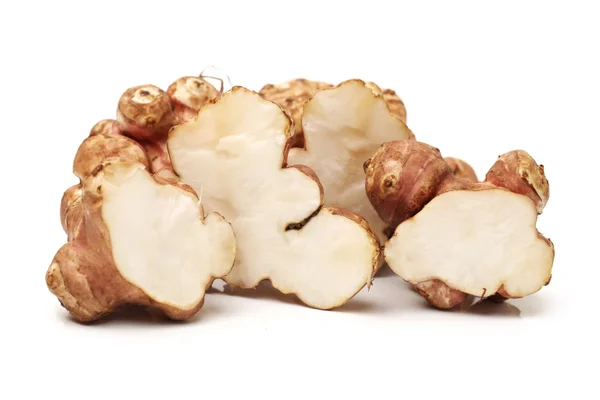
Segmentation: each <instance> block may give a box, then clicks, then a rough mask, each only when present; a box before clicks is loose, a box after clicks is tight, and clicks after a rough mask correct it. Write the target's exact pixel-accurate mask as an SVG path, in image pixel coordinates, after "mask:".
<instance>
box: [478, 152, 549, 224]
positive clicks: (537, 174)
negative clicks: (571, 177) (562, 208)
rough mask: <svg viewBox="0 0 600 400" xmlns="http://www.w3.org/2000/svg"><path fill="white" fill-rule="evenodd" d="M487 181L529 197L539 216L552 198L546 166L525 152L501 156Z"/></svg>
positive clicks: (488, 175) (486, 178)
mask: <svg viewBox="0 0 600 400" xmlns="http://www.w3.org/2000/svg"><path fill="white" fill-rule="evenodd" d="M485 180H486V182H490V183H491V184H493V185H495V186H499V187H504V188H507V189H508V190H510V191H511V192H515V193H519V194H522V195H525V196H527V197H529V198H530V199H531V200H532V201H533V202H534V203H535V205H536V208H537V211H538V214H541V213H542V211H543V210H544V207H545V206H546V203H547V202H548V199H549V197H550V184H549V183H548V179H547V178H546V175H545V173H544V166H543V165H538V164H537V163H536V162H535V160H534V159H533V158H532V157H531V156H530V155H529V154H528V153H527V152H525V151H523V150H515V151H511V152H509V153H506V154H503V155H501V156H499V157H498V160H497V161H496V163H495V164H494V165H493V166H492V168H491V169H490V170H489V172H488V173H487V175H486V176H485Z"/></svg>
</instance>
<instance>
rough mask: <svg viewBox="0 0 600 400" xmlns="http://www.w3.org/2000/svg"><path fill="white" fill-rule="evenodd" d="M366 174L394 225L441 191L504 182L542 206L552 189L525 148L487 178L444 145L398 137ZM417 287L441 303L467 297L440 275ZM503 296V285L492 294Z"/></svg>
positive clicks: (374, 200) (372, 197)
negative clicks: (443, 150)
mask: <svg viewBox="0 0 600 400" xmlns="http://www.w3.org/2000/svg"><path fill="white" fill-rule="evenodd" d="M448 160H449V162H448ZM524 172H525V173H524ZM365 175H366V176H365V189H366V191H367V196H368V198H369V201H370V202H371V204H372V205H373V207H374V208H375V210H376V211H377V213H378V214H379V217H380V218H381V219H382V220H383V221H385V222H386V223H388V224H389V225H390V228H391V229H392V230H395V229H396V227H397V226H398V225H399V224H401V223H402V222H404V221H406V220H408V219H410V218H412V217H413V216H415V215H416V214H417V213H418V212H419V211H421V210H422V209H423V207H425V205H427V204H428V203H429V202H430V201H431V200H432V199H433V198H435V197H436V196H439V195H441V194H443V193H446V192H449V191H453V190H487V189H494V188H496V189H497V188H504V189H506V190H510V191H512V192H514V193H517V194H522V195H525V196H527V197H528V198H530V199H531V200H532V201H533V202H534V204H535V205H536V207H538V210H540V205H542V203H543V204H545V202H543V200H542V199H546V200H547V198H548V197H547V194H548V193H549V189H548V187H547V185H548V180H547V179H546V178H545V176H544V170H543V167H538V166H537V164H536V163H535V161H534V160H533V158H531V156H529V155H528V154H527V153H526V152H524V151H522V150H516V151H512V152H509V153H506V154H504V155H502V156H500V157H499V159H498V161H497V162H496V164H494V166H492V168H491V169H490V172H488V174H487V175H486V181H484V182H477V179H476V176H475V173H474V171H473V170H472V168H471V167H470V166H469V165H468V164H467V163H465V162H464V161H462V160H458V159H452V158H451V159H444V158H442V155H441V153H440V151H439V149H437V148H435V147H432V146H430V145H428V144H425V143H421V142H417V141H414V140H398V141H393V142H388V143H385V144H383V145H382V146H381V147H380V148H379V150H378V151H377V152H376V153H375V155H374V156H373V157H372V158H371V159H369V160H367V161H366V162H365ZM490 178H491V179H490ZM534 194H540V195H539V196H537V197H536V196H534ZM542 208H543V207H542ZM540 212H541V211H540ZM540 237H541V235H540ZM546 240H547V241H548V243H549V244H550V245H552V244H551V242H550V241H549V240H548V239H546ZM415 288H416V289H417V290H418V291H419V293H421V294H422V295H423V296H424V297H425V298H427V300H428V301H429V302H430V303H431V304H432V305H433V306H435V307H437V308H444V309H445V308H452V307H455V306H456V305H458V304H460V303H461V302H463V301H464V299H465V298H466V295H465V294H464V293H462V292H460V291H458V290H456V289H454V288H451V287H449V286H448V285H446V284H445V283H444V282H442V281H440V280H438V279H432V280H428V281H424V282H420V283H418V284H417V285H415ZM502 297H507V295H506V293H505V292H504V290H503V289H502V288H500V290H498V293H497V294H495V295H494V297H493V298H492V300H495V301H498V300H501V298H502Z"/></svg>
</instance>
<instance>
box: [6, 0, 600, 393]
mask: <svg viewBox="0 0 600 400" xmlns="http://www.w3.org/2000/svg"><path fill="white" fill-rule="evenodd" d="M492 3H493V4H492ZM599 17H600V13H599V12H598V11H597V10H596V9H595V6H594V2H593V1H590V2H587V3H584V2H578V1H564V2H550V1H546V2H531V1H515V2H513V1H506V0H505V1H501V2H482V1H480V2H475V1H474V2H469V3H467V2H456V1H452V2H450V1H449V2H443V3H442V2H440V3H433V2H428V1H415V2H412V3H410V4H407V3H401V2H398V1H390V2H389V3H386V2H382V1H374V0H368V1H365V2H360V3H357V4H355V5H350V2H349V1H346V2H339V4H335V3H334V2H327V1H323V0H321V1H317V2H312V1H276V2H266V1H257V0H254V1H245V2H240V3H239V4H234V3H233V2H231V1H217V0H214V1H212V2H207V1H196V2H190V3H181V2H177V1H164V2H156V3H154V2H145V3H143V5H142V3H133V2H125V1H123V2H115V3H111V2H107V1H104V2H94V3H91V2H72V3H67V2H61V1H47V2H31V1H19V2H16V1H15V2H3V3H2V5H1V6H0V34H1V36H0V43H1V54H2V61H1V62H0V68H1V70H0V71H1V75H0V84H1V85H0V88H1V89H2V97H0V105H1V107H0V110H1V111H0V115H1V117H2V124H1V125H0V128H1V135H2V155H3V156H2V171H3V175H4V180H3V185H2V189H1V190H2V196H1V197H0V201H1V202H2V207H1V208H0V209H1V211H0V212H1V217H2V220H1V225H0V227H1V232H2V233H1V234H2V241H1V243H2V245H1V248H2V254H3V255H4V257H3V260H2V263H1V264H2V267H1V268H2V272H3V274H2V277H3V280H2V289H1V291H0V296H1V300H2V302H1V303H2V306H3V310H2V319H1V324H2V325H1V326H2V330H1V331H0V332H1V333H0V337H1V338H2V340H1V341H0V343H1V344H0V349H1V352H0V367H1V369H2V373H1V376H2V378H0V382H2V383H0V398H2V399H21V398H24V397H25V395H33V396H35V397H33V398H61V399H80V398H83V399H89V398H102V399H106V398H111V399H123V398H132V399H133V398H135V399H138V398H169V399H185V398H241V397H242V396H244V397H246V396H248V397H250V398H257V399H267V398H278V399H284V398H285V399H290V398H291V399H296V398H298V399H321V398H327V399H345V398H363V399H364V398H373V399H383V398H385V399H387V398H406V399H413V398H423V399H428V398H434V397H438V398H439V397H442V396H443V397H442V398H446V397H448V398H455V397H456V398H463V399H475V398H482V399H494V398H510V399H526V398H542V397H543V396H545V395H547V394H552V395H554V394H556V395H558V396H566V395H570V396H572V398H576V399H592V398H599V397H598V396H599V394H598V392H599V389H598V387H597V382H595V381H596V380H597V379H598V373H599V369H598V366H597V360H598V356H600V353H599V345H598V338H599V332H598V327H597V326H598V324H597V322H598V316H599V315H600V314H599V312H598V308H597V307H596V305H595V303H596V302H597V297H598V289H597V287H598V285H597V281H598V278H600V274H599V272H598V271H599V270H600V261H599V260H598V256H597V254H598V251H597V250H598V248H599V246H600V243H599V241H600V235H599V233H598V232H599V230H598V223H600V220H599V218H598V209H599V204H598V201H599V200H598V185H599V184H598V179H597V177H598V152H599V149H598V136H599V135H600V129H599V128H600V124H599V122H598V120H599V110H600V84H599V83H600V82H599V76H600V62H599V60H598V57H599V49H600V44H599V40H600V29H599V24H598V20H599ZM207 64H215V65H218V66H220V67H221V68H223V69H225V70H226V71H227V72H228V74H229V75H230V76H231V78H232V80H233V83H234V84H239V85H244V86H247V87H249V88H251V89H256V90H257V89H260V87H261V86H262V85H263V84H265V83H268V82H271V83H276V82H280V81H283V80H287V79H291V78H296V77H306V78H311V79H317V80H325V81H329V82H333V83H338V82H340V81H342V80H345V79H349V78H362V79H365V80H372V81H375V82H376V83H378V84H379V85H380V86H382V87H390V88H393V89H395V90H396V91H397V92H398V93H399V94H400V96H401V97H402V98H403V99H404V101H405V103H406V106H407V110H408V125H409V126H410V128H411V129H412V130H413V131H414V132H415V134H416V135H417V138H418V139H419V140H422V141H425V142H428V143H430V144H433V145H435V146H437V147H439V148H440V149H441V151H442V153H443V154H444V155H445V156H446V155H447V156H450V155H452V156H458V157H462V158H464V159H466V160H468V161H469V162H471V164H472V165H473V166H474V167H475V168H476V170H477V173H478V174H479V176H480V177H483V176H484V174H485V172H486V170H487V168H489V167H490V166H491V165H492V163H493V162H494V161H495V159H496V157H497V156H498V155H499V154H501V153H504V152H507V151H509V150H512V149H525V150H527V151H528V152H530V153H531V154H532V155H533V156H534V157H535V158H536V160H537V161H538V162H539V163H541V164H544V166H545V167H546V173H547V176H548V178H549V181H550V185H551V195H550V202H549V203H548V206H547V207H546V209H545V211H544V214H543V215H542V216H541V217H540V219H539V221H538V227H539V229H540V231H541V232H542V233H543V234H545V235H546V236H548V237H550V238H551V239H552V241H553V242H554V244H555V246H556V259H555V264H554V271H553V279H552V282H551V284H550V285H549V286H548V287H545V288H543V289H542V290H541V291H540V292H539V293H537V294H535V295H533V296H531V297H529V298H526V299H521V300H514V301H509V302H508V303H507V304H504V305H499V306H492V305H489V304H488V305H485V304H484V305H479V306H477V307H474V308H473V309H471V310H457V311H453V312H441V311H436V310H433V309H430V308H429V307H428V306H427V305H426V303H425V301H424V300H423V299H422V298H421V297H419V296H418V295H417V294H415V293H414V292H412V291H411V290H410V289H409V288H408V286H407V285H406V284H405V283H404V282H403V281H402V279H400V278H399V277H397V276H395V275H387V276H382V277H378V278H377V279H376V281H375V283H374V286H373V288H372V289H371V291H370V292H366V291H363V292H361V293H360V294H359V295H358V296H357V297H356V298H355V299H353V300H352V301H351V302H350V303H348V305H347V306H345V307H343V308H342V309H340V310H337V311H329V312H327V311H317V310H313V309H309V308H307V307H304V306H302V305H299V304H298V303H297V302H296V301H295V300H293V299H289V298H287V297H285V298H281V297H279V298H278V297H277V296H275V295H273V294H271V293H270V292H268V291H266V292H265V291H263V290H259V291H257V295H256V296H252V297H238V296H231V295H226V294H220V293H211V294H209V295H208V297H207V300H206V303H205V306H204V308H203V309H202V310H201V312H200V314H199V315H198V317H197V318H194V319H192V320H191V321H189V322H187V323H164V322H161V321H160V319H159V318H157V317H152V316H151V317H149V316H140V315H127V314H126V315H121V316H118V317H113V318H108V319H106V320H105V321H104V322H102V323H98V324H94V325H91V326H86V325H81V324H77V323H75V322H74V321H73V320H72V319H70V318H69V316H68V314H67V313H66V312H65V311H64V310H63V309H62V308H61V307H60V305H59V304H58V301H57V300H56V299H55V298H54V297H53V296H52V295H51V294H50V293H49V291H48V290H47V289H46V286H45V282H44V275H45V272H46V269H47V267H48V266H49V264H50V261H51V259H52V257H53V255H54V253H55V251H56V250H57V249H58V248H59V247H60V246H61V245H62V244H63V243H64V241H65V240H66V235H65V234H64V233H63V231H62V228H61V225H60V220H59V204H60V199H61V196H62V193H63V191H64V190H65V189H66V188H67V187H68V186H70V185H72V184H74V183H76V182H77V181H76V178H75V176H74V175H73V174H72V173H71V167H72V159H73V156H74V154H75V151H76V149H77V147H78V146H79V143H80V142H81V141H82V140H83V139H84V138H85V136H86V135H87V134H88V132H89V129H90V128H91V126H92V125H93V124H94V123H95V122H96V121H98V120H100V119H103V118H111V117H114V113H115V108H116V103H117V100H118V98H119V96H120V94H121V93H122V92H123V91H124V90H125V89H126V88H127V87H130V86H134V85H138V84H144V83H155V84H157V85H160V86H162V87H163V88H166V86H167V85H168V84H169V83H170V82H171V81H173V80H174V79H175V78H177V77H179V76H183V75H190V74H191V75H193V74H197V73H199V71H200V70H201V69H202V68H203V67H204V66H205V65H207ZM216 286H217V287H218V286H219V284H216Z"/></svg>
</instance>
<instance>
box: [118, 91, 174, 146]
mask: <svg viewBox="0 0 600 400" xmlns="http://www.w3.org/2000/svg"><path fill="white" fill-rule="evenodd" d="M117 121H118V123H119V128H120V129H121V131H122V132H125V133H126V134H127V135H128V136H131V137H133V138H134V139H137V140H150V141H160V140H166V138H167V135H168V133H169V130H170V129H171V128H172V127H173V125H175V124H176V123H177V120H176V117H175V114H174V113H173V110H172V108H171V102H170V99H169V96H168V95H167V94H166V93H165V92H164V91H163V90H162V89H160V88H159V87H157V86H154V85H141V86H134V87H132V88H129V89H127V90H126V91H125V93H123V95H122V96H121V98H120V99H119V105H118V107H117Z"/></svg>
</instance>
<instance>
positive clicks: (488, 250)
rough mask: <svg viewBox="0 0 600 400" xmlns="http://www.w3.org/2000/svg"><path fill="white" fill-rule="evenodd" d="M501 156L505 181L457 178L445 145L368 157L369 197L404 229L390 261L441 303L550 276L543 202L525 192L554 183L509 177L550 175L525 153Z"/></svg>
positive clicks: (532, 284) (388, 249)
mask: <svg viewBox="0 0 600 400" xmlns="http://www.w3.org/2000/svg"><path fill="white" fill-rule="evenodd" d="M516 155H518V157H516ZM515 159H518V160H519V163H518V165H520V166H521V169H519V168H513V167H514V165H515V164H514V163H513V162H512V161H511V160H515ZM506 160H509V162H508V165H509V167H506V163H505V161H506ZM499 161H501V163H500V164H498V163H497V164H495V165H494V166H493V167H492V169H491V170H490V173H491V174H492V175H494V173H493V171H494V170H495V169H497V168H498V165H501V166H502V171H503V172H502V173H503V174H504V175H503V176H504V177H505V178H506V179H504V180H503V181H502V182H503V185H502V186H500V185H499V181H498V180H497V181H495V182H494V183H495V184H492V183H490V182H487V181H486V182H474V181H473V180H469V179H465V178H460V177H457V176H455V175H454V173H453V169H452V168H451V167H450V165H449V164H448V163H447V162H446V161H444V159H443V158H442V156H441V154H440V152H439V150H438V149H436V148H433V147H431V146H429V145H427V144H424V143H420V142H416V141H394V142H389V143H386V144H384V145H383V146H382V147H381V148H380V149H379V150H378V151H377V153H376V154H375V155H374V157H373V158H372V159H370V160H368V161H367V162H366V190H367V193H368V194H369V199H370V200H371V202H372V204H373V206H374V207H375V208H376V209H377V211H378V212H379V215H380V216H381V218H382V219H384V220H385V221H386V222H387V223H389V224H390V225H391V226H393V227H394V226H396V229H395V232H394V235H393V236H392V238H391V239H390V240H389V241H388V242H387V243H386V246H385V250H384V254H385V260H386V261H387V263H388V265H389V266H390V267H391V268H392V270H393V271H394V272H396V273H397V274H398V275H400V276H401V277H402V278H404V279H405V280H407V281H408V282H410V283H412V284H413V285H415V287H416V288H417V290H419V292H421V294H423V295H424V296H425V297H426V298H427V299H428V300H429V301H430V303H432V304H433V305H434V306H436V307H439V308H451V307H454V306H456V305H457V304H459V303H460V302H462V301H463V300H464V298H465V297H466V296H464V295H465V294H469V295H473V296H477V297H481V298H488V297H490V296H493V295H495V294H496V293H497V294H499V295H501V296H503V297H506V298H519V297H524V296H527V295H530V294H532V293H535V292H537V291H539V290H540V289H541V288H542V287H543V286H544V285H546V284H548V282H549V281H550V277H551V271H552V264H553V261H554V245H553V244H552V242H551V241H550V240H548V239H546V238H545V237H543V236H542V235H541V234H540V233H539V232H538V231H537V229H536V221H537V217H538V209H539V205H540V199H539V197H538V198H532V197H530V196H528V195H527V194H522V192H525V190H524V188H526V187H532V188H533V187H534V186H535V182H542V181H543V182H544V184H546V185H547V180H546V179H545V177H544V178H543V179H542V178H540V177H537V178H536V179H535V180H534V183H529V181H528V180H527V176H525V177H524V176H523V174H522V173H521V176H519V177H510V178H508V176H510V174H511V173H520V172H519V171H524V170H526V171H538V173H540V174H542V176H543V168H540V167H538V166H537V164H536V163H535V161H534V160H533V158H531V156H530V155H529V154H527V153H526V152H524V151H517V152H510V153H507V154H505V155H503V156H501V157H500V158H499ZM490 173H488V175H489V174H490ZM531 175H533V174H529V175H528V176H531ZM494 176H497V175H494ZM542 186H543V184H542V185H538V187H537V190H538V191H539V192H540V193H548V189H544V188H543V187H542ZM511 190H514V191H511ZM529 194H530V193H529ZM545 199H546V200H547V197H546V198H545ZM461 293H462V294H461Z"/></svg>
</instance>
